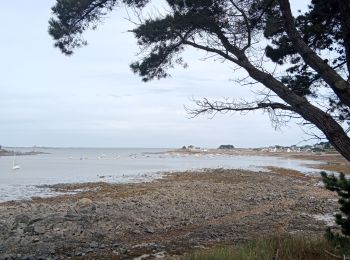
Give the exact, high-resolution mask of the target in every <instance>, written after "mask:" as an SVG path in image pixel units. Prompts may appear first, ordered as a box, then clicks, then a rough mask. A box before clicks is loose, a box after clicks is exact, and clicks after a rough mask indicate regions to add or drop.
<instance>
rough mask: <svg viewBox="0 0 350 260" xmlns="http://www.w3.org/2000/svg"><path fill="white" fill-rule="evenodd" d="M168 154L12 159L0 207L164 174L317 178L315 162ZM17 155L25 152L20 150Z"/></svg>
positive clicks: (86, 151) (0, 175) (117, 152)
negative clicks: (277, 172) (272, 173)
mask: <svg viewBox="0 0 350 260" xmlns="http://www.w3.org/2000/svg"><path fill="white" fill-rule="evenodd" d="M167 150H169V149H122V148H116V149H112V148H110V149H102V148H41V149H37V151H40V152H43V154H37V155H26V156H16V158H15V160H16V163H17V164H18V165H20V167H21V168H20V169H19V170H13V169H12V167H13V160H14V158H13V157H12V156H3V157H0V202H3V201H8V200H18V199H29V198H30V197H32V196H42V197H45V196H52V195H55V193H54V192H53V191H52V190H51V189H49V188H43V187H38V186H40V185H46V184H48V185H51V184H58V183H84V182H97V181H105V182H112V183H128V182H141V181H150V180H152V179H154V178H160V177H161V174H162V173H164V172H171V171H183V170H196V169H204V168H227V169H247V170H261V169H263V167H266V166H275V167H283V168H289V169H293V170H297V171H301V172H304V173H305V174H318V172H319V171H318V170H317V169H316V170H315V169H313V168H310V167H308V166H306V165H308V164H310V165H311V164H317V162H315V161H305V160H296V159H286V158H278V157H272V156H233V155H223V154H207V153H201V154H192V155H188V154H183V153H167V152H166V151H167ZM16 151H17V152H26V151H30V150H28V149H25V148H18V149H16Z"/></svg>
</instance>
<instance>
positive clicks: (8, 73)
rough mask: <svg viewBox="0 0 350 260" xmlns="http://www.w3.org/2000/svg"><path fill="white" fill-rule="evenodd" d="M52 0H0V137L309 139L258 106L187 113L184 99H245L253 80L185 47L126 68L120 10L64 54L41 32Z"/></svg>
mask: <svg viewBox="0 0 350 260" xmlns="http://www.w3.org/2000/svg"><path fill="white" fill-rule="evenodd" d="M54 2H55V1H54V0H39V1H2V3H1V4H0V24H1V26H0V38H1V40H0V71H1V77H0V91H1V102H0V125H1V128H0V144H2V145H5V146H33V145H39V146H56V147H67V146H69V147H180V146H182V145H189V144H194V145H198V146H202V147H217V146H218V145H220V144H233V145H235V146H237V147H258V146H268V145H274V144H282V145H292V144H296V143H299V142H300V141H302V140H304V139H307V138H308V137H307V136H306V135H305V134H304V133H303V131H302V130H301V129H300V128H299V126H297V125H295V124H291V125H290V126H288V127H285V128H283V129H282V130H280V131H275V130H274V129H273V128H272V126H271V123H270V121H269V117H268V115H267V114H262V113H260V112H256V113H252V114H248V115H239V114H237V115H218V116H216V117H215V118H214V119H209V118H208V117H206V116H202V117H199V118H195V119H189V118H188V115H187V114H186V112H185V110H184V105H186V106H191V105H192V102H191V99H192V98H200V97H207V98H211V99H220V98H223V97H237V98H238V97H243V98H249V97H253V94H252V93H251V90H252V89H249V88H248V87H247V86H244V87H243V86H240V85H239V84H238V83H237V82H234V81H233V79H237V76H239V75H237V74H235V72H234V71H233V69H232V67H231V66H229V65H228V64H222V63H220V62H215V61H203V58H204V57H205V54H204V53H199V52H196V51H193V50H188V51H187V52H186V54H185V57H186V61H187V62H188V63H189V68H187V69H185V70H184V69H175V70H174V71H172V78H169V79H164V80H160V81H152V82H149V83H143V82H141V79H140V78H139V77H138V76H136V75H134V74H133V73H132V72H131V70H130V68H129V64H130V63H131V62H132V61H135V60H136V59H137V58H136V56H135V55H136V53H137V50H138V49H137V45H136V40H135V39H134V38H133V35H132V34H130V33H126V31H127V30H128V29H131V28H133V25H132V24H131V23H130V22H128V21H127V20H126V19H123V17H126V14H125V10H124V9H121V10H119V11H117V12H114V13H112V14H111V15H109V16H108V18H107V19H106V20H105V22H104V24H103V25H101V26H99V28H98V30H96V31H92V32H87V33H86V34H85V36H86V39H87V40H88V42H89V45H88V46H87V47H85V48H82V49H78V50H77V51H76V52H75V54H74V55H73V56H71V57H66V56H64V55H62V54H61V53H60V52H59V50H58V49H55V48H54V47H53V40H52V39H51V38H50V36H49V35H48V33H47V28H48V19H49V17H50V15H51V9H50V8H51V7H52V6H53V5H54ZM292 2H293V0H292ZM296 3H298V4H299V5H300V4H304V5H305V3H304V1H299V0H298V1H294V5H295V4H296ZM294 8H303V6H294Z"/></svg>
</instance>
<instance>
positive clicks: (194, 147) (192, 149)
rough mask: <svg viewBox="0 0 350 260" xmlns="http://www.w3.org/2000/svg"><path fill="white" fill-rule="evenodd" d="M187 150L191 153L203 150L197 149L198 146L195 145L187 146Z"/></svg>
mask: <svg viewBox="0 0 350 260" xmlns="http://www.w3.org/2000/svg"><path fill="white" fill-rule="evenodd" d="M187 149H188V150H191V151H195V150H200V149H201V148H200V147H197V146H194V145H189V146H187Z"/></svg>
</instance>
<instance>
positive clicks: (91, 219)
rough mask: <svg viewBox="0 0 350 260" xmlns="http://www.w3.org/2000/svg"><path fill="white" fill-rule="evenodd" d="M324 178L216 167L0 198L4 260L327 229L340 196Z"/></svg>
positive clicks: (180, 249)
mask: <svg viewBox="0 0 350 260" xmlns="http://www.w3.org/2000/svg"><path fill="white" fill-rule="evenodd" d="M318 183H319V179H317V178H310V177H305V176H303V175H301V174H299V173H296V172H292V171H288V170H283V169H273V171H272V172H269V173H268V172H249V171H239V170H208V171H204V172H185V173H178V174H172V175H169V176H168V177H166V178H164V179H163V180H159V181H154V182H151V183H141V184H128V185H116V184H115V185H113V184H106V183H95V184H76V185H56V186H54V187H53V188H54V189H57V190H59V191H67V192H69V191H72V190H76V189H83V190H86V191H84V192H81V193H79V194H76V195H66V196H60V197H55V198H48V199H40V198H34V199H33V201H30V202H8V203H2V204H0V258H1V259H66V258H68V257H72V258H74V259H79V258H81V259H82V258H84V259H86V258H90V259H96V258H99V259H103V258H105V259H132V258H134V257H139V259H156V258H164V257H165V258H169V257H171V256H174V255H179V254H182V253H184V252H185V251H187V250H190V249H193V248H202V247H207V246H212V245H217V244H234V243H237V242H240V241H242V240H246V239H250V238H252V237H256V236H261V235H264V234H271V233H276V232H292V233H309V234H321V233H323V232H324V230H325V222H323V221H320V220H316V219H315V218H314V215H323V214H332V213H333V212H334V211H335V208H334V207H335V206H336V203H335V202H334V194H332V193H329V192H328V191H326V190H325V189H324V188H322V187H321V186H320V185H318Z"/></svg>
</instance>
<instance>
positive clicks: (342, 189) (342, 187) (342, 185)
mask: <svg viewBox="0 0 350 260" xmlns="http://www.w3.org/2000/svg"><path fill="white" fill-rule="evenodd" d="M321 176H322V180H323V183H324V184H325V187H326V188H327V189H328V190H331V191H335V192H337V194H338V196H339V200H338V202H339V204H340V208H339V210H340V212H338V213H337V214H336V215H335V221H336V223H337V224H338V225H339V226H340V227H341V231H342V234H343V235H344V236H347V237H350V180H349V179H347V178H346V177H345V175H344V174H343V173H340V174H339V177H336V176H334V174H332V175H327V173H325V172H321Z"/></svg>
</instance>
